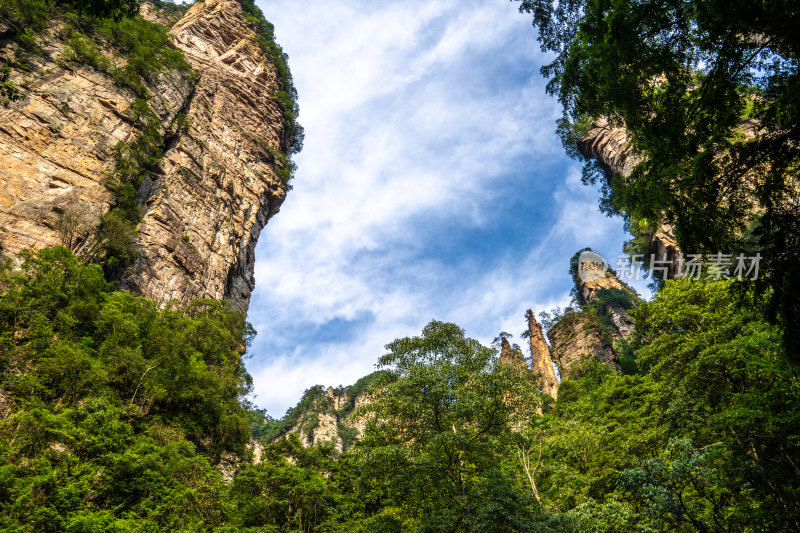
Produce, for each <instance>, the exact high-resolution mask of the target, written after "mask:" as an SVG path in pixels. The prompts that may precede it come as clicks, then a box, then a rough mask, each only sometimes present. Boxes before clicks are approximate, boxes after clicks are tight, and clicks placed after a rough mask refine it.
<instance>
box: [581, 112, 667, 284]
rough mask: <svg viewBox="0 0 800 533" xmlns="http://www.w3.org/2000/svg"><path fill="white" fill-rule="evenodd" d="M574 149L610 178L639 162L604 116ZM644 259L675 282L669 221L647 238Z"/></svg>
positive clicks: (623, 135)
mask: <svg viewBox="0 0 800 533" xmlns="http://www.w3.org/2000/svg"><path fill="white" fill-rule="evenodd" d="M578 149H579V150H580V152H581V153H582V154H583V155H584V157H586V158H587V159H596V160H597V161H598V162H599V163H600V166H601V167H603V169H604V170H605V172H606V176H607V177H608V178H609V180H610V178H611V176H613V175H614V174H621V175H623V176H627V175H628V174H630V173H631V171H632V170H633V168H634V167H635V166H636V165H637V164H638V163H639V162H640V159H639V158H637V157H636V156H634V155H633V154H632V153H631V146H630V143H629V140H628V133H627V131H626V130H625V128H624V127H623V126H614V125H612V124H611V123H610V122H609V121H608V119H607V118H606V117H600V118H599V119H597V120H596V121H595V122H594V123H593V124H592V125H591V127H590V128H589V131H587V132H586V134H585V135H584V136H583V137H581V139H580V141H578ZM646 254H647V257H646V258H645V259H646V260H649V259H650V256H651V255H652V256H653V257H654V259H655V260H656V261H657V262H658V263H657V264H656V265H651V267H652V266H657V267H660V266H663V267H664V268H665V270H662V269H661V268H656V269H655V270H654V271H655V272H656V273H657V274H659V275H660V276H662V277H663V279H677V277H678V276H679V275H680V268H681V265H680V249H679V248H678V242H677V240H676V239H675V231H674V228H673V226H672V224H671V223H670V222H665V223H663V224H661V225H660V226H659V227H658V228H657V229H656V231H654V232H652V234H650V235H649V237H648V243H647V250H646Z"/></svg>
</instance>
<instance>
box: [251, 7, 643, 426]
mask: <svg viewBox="0 0 800 533" xmlns="http://www.w3.org/2000/svg"><path fill="white" fill-rule="evenodd" d="M258 4H259V7H261V9H262V10H263V11H264V14H265V15H266V17H267V19H268V20H270V21H271V22H272V23H273V24H274V25H275V33H276V38H277V41H278V42H279V43H280V44H281V46H282V47H283V48H284V50H285V51H286V52H287V53H288V55H289V66H290V68H291V70H292V73H293V75H294V80H295V84H296V86H297V89H298V92H299V104H300V122H301V124H302V125H303V126H304V127H305V131H306V138H305V148H304V149H303V151H302V152H301V153H300V154H299V155H298V156H297V157H296V162H297V165H298V170H297V174H296V176H295V179H294V181H293V185H294V190H292V191H290V192H289V194H288V196H287V199H286V201H285V203H284V204H283V206H282V208H281V212H280V213H279V214H278V215H276V216H275V217H274V218H273V219H272V220H271V221H270V223H269V224H268V225H267V227H266V228H265V230H264V231H263V233H262V235H261V238H260V241H259V244H258V248H257V250H256V265H255V268H256V290H255V292H254V293H253V296H252V300H251V304H250V311H249V320H250V321H251V322H252V323H253V325H254V326H255V328H256V330H257V331H258V336H257V337H256V340H255V342H254V345H253V347H252V350H251V353H252V354H253V357H252V358H251V359H250V360H248V363H247V365H248V369H249V371H250V373H251V374H252V375H253V379H254V383H255V393H256V397H255V398H254V403H255V404H256V405H258V406H259V407H263V408H266V409H267V411H268V413H269V414H270V415H271V416H273V417H275V418H280V417H281V416H283V414H284V412H285V411H286V409H287V408H289V407H291V406H293V405H294V404H295V403H296V402H297V401H298V400H299V399H300V397H301V395H302V392H303V391H304V390H305V389H306V388H308V387H310V386H312V385H315V384H323V385H326V386H327V385H333V386H337V385H340V384H341V385H348V384H351V383H353V382H355V381H356V380H357V379H358V378H359V377H361V376H363V375H365V374H368V373H370V372H371V371H373V370H374V364H375V362H376V361H377V358H378V357H379V356H380V355H382V354H383V353H384V351H385V350H384V345H385V344H387V343H388V342H391V341H392V340H394V339H395V338H397V337H404V336H408V335H417V334H419V332H420V331H421V329H422V327H423V326H424V325H425V324H426V323H428V322H429V321H430V320H431V319H432V318H436V319H438V320H444V321H449V322H455V323H456V324H458V325H460V326H461V327H463V328H464V329H465V330H466V332H467V335H469V336H471V337H475V338H477V339H479V340H481V341H482V342H484V343H485V344H487V345H488V344H489V343H490V342H491V341H492V339H493V338H494V337H495V335H497V333H498V332H500V331H508V332H511V333H513V334H514V335H515V336H514V338H513V339H512V342H519V343H520V344H523V343H522V342H521V341H520V338H519V334H520V333H521V332H522V331H523V330H524V329H525V328H526V321H525V310H526V309H528V308H532V309H534V311H535V312H536V313H538V312H540V311H543V310H549V309H550V308H552V307H554V306H564V305H565V304H567V303H568V301H569V291H570V289H571V287H572V281H571V279H570V276H569V274H568V268H569V259H570V257H571V256H572V255H573V254H574V253H575V252H576V251H577V250H579V249H581V248H584V247H587V246H589V247H592V248H593V249H594V250H595V251H596V252H598V253H600V254H601V255H602V256H604V257H605V258H606V259H607V260H608V262H609V263H610V264H611V266H612V267H613V266H615V263H616V257H617V255H618V254H620V253H621V252H622V246H623V243H624V241H625V240H627V238H628V236H627V234H626V233H625V231H624V229H623V223H622V220H621V219H620V218H608V217H606V216H605V215H603V214H602V213H600V211H599V209H598V199H599V193H598V191H597V190H595V189H593V188H591V187H587V186H584V185H583V184H581V182H580V165H579V163H578V162H575V161H572V160H570V159H568V158H567V156H566V155H565V153H564V150H563V148H562V147H561V145H560V142H559V140H558V138H557V136H556V134H555V120H556V119H557V118H558V117H559V116H560V106H559V104H558V102H557V101H556V100H555V99H554V98H552V97H549V96H547V95H546V94H545V88H544V86H545V82H544V80H543V78H542V77H541V76H540V75H539V68H540V66H541V65H542V64H543V63H544V62H545V61H546V60H547V57H546V56H544V55H543V54H542V53H541V52H540V51H539V47H538V43H537V42H536V34H535V31H534V29H533V28H532V27H531V20H530V17H529V16H527V15H522V14H520V13H518V12H517V7H518V4H517V3H516V2H509V1H508V0H466V1H465V0H440V1H438V2H428V1H426V0H403V1H399V0H395V1H386V2H370V1H366V0H348V1H338V2H323V1H320V0H309V1H307V2H302V3H298V2H292V1H289V0H270V1H267V0H260V1H259V2H258ZM646 285H647V283H646V282H644V281H642V282H638V283H634V286H635V288H636V289H637V290H639V291H640V293H642V295H643V296H645V297H649V294H650V293H649V290H647V288H646Z"/></svg>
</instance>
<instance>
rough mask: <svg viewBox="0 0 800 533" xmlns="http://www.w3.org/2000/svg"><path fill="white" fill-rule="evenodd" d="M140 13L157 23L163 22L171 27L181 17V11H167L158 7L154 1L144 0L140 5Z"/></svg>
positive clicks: (146, 18) (144, 17)
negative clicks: (145, 0)
mask: <svg viewBox="0 0 800 533" xmlns="http://www.w3.org/2000/svg"><path fill="white" fill-rule="evenodd" d="M139 14H140V15H141V16H142V18H143V19H145V20H148V21H150V22H153V23H155V24H161V25H162V26H166V27H167V28H169V27H171V26H172V25H173V24H175V23H176V22H178V20H180V18H181V14H180V12H179V11H177V10H176V11H165V10H163V9H159V8H157V7H156V6H155V5H154V4H153V3H152V2H144V3H143V4H142V5H141V6H139Z"/></svg>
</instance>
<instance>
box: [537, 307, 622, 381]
mask: <svg viewBox="0 0 800 533" xmlns="http://www.w3.org/2000/svg"><path fill="white" fill-rule="evenodd" d="M547 337H548V338H549V339H550V346H552V356H553V359H555V361H556V363H557V364H558V370H559V372H560V373H561V379H562V380H563V379H568V378H570V377H572V376H574V375H575V371H576V368H577V366H578V364H579V363H580V361H582V360H585V359H592V358H593V359H596V360H597V361H600V362H603V363H607V364H609V365H611V366H612V367H613V368H614V369H615V370H617V371H620V367H619V359H618V357H617V354H616V353H614V350H613V348H612V347H611V346H610V345H609V344H608V342H606V340H605V339H603V336H602V333H601V331H600V328H599V326H598V323H597V320H596V318H595V317H593V316H592V315H590V314H588V313H580V312H575V313H569V314H567V315H566V316H565V317H564V318H562V319H561V320H560V321H559V322H558V323H557V324H556V325H555V326H553V327H552V328H550V330H549V331H548V332H547Z"/></svg>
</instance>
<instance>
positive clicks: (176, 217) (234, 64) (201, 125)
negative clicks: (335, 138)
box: [129, 0, 286, 311]
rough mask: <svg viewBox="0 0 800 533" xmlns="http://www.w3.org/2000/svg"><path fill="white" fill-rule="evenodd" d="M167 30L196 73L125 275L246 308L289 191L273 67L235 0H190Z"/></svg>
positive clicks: (170, 294) (136, 283)
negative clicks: (260, 248) (268, 228)
mask: <svg viewBox="0 0 800 533" xmlns="http://www.w3.org/2000/svg"><path fill="white" fill-rule="evenodd" d="M172 35H173V36H174V40H175V44H176V45H177V46H178V48H180V49H182V50H183V51H184V54H185V56H186V58H187V60H188V61H189V62H190V63H191V65H192V66H193V67H194V68H195V69H196V70H197V71H199V72H200V79H199V81H198V83H197V84H196V86H195V88H194V93H193V95H192V98H191V101H190V102H189V103H188V105H187V106H186V108H185V109H184V113H185V114H186V116H187V117H188V121H187V122H188V124H189V126H188V127H187V128H186V129H185V131H184V132H183V133H182V134H181V135H180V136H179V137H178V138H177V139H175V140H174V141H173V143H172V146H171V147H170V149H169V150H167V152H166V154H165V156H164V160H163V163H162V172H161V174H160V175H159V176H158V177H157V179H155V180H154V181H153V183H152V184H150V187H149V194H148V199H147V202H146V204H145V214H144V219H143V221H142V223H141V224H140V227H139V240H138V244H139V247H140V249H141V254H140V259H139V261H138V263H137V265H136V268H135V269H134V271H133V272H132V273H131V276H130V277H129V284H130V285H131V286H133V287H136V288H138V289H139V290H140V291H141V292H142V293H143V294H145V295H146V296H148V297H150V298H153V299H155V300H157V301H159V302H167V301H169V300H171V299H177V300H183V301H187V300H190V299H193V298H213V299H216V300H222V299H226V300H229V301H231V302H232V303H233V305H234V308H235V309H238V310H241V311H246V310H247V307H248V305H249V301H250V293H251V292H252V290H253V288H254V286H255V280H254V278H253V265H254V259H255V257H254V251H255V246H256V241H257V240H258V236H259V234H260V233H261V229H262V228H263V227H264V225H266V223H267V221H268V220H269V219H270V218H271V217H272V216H273V215H274V214H275V213H277V212H278V209H279V207H280V205H281V203H282V202H283V200H284V198H285V196H286V186H285V185H284V184H283V183H282V182H281V180H280V179H279V178H278V176H277V175H276V173H275V169H274V166H275V165H274V159H273V158H272V157H271V155H270V153H269V149H270V148H271V149H273V150H276V151H278V150H281V149H282V146H281V139H282V136H283V132H284V128H285V125H286V122H285V120H284V117H283V114H282V113H283V112H282V109H281V107H280V105H279V104H278V102H277V101H276V100H275V98H274V95H275V93H276V92H277V91H278V90H279V81H278V73H277V70H276V68H275V66H274V65H273V64H272V63H271V62H270V61H269V60H268V59H267V57H266V56H265V55H264V53H263V51H262V50H261V48H260V47H259V46H258V45H257V44H256V42H255V37H256V35H255V32H254V30H253V28H252V27H251V25H250V23H249V22H248V21H247V20H246V19H245V18H244V17H243V14H242V10H241V7H240V5H239V3H238V2H236V1H235V0H205V1H204V2H198V3H196V4H194V5H193V6H192V7H191V8H190V9H189V11H188V12H187V13H186V15H184V17H183V18H182V19H181V20H180V21H178V22H177V23H176V24H175V26H173V28H172Z"/></svg>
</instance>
